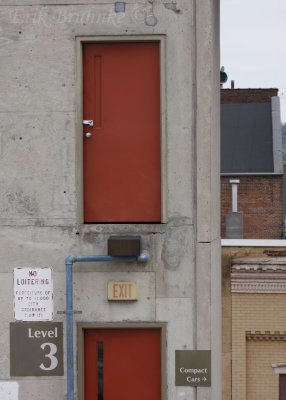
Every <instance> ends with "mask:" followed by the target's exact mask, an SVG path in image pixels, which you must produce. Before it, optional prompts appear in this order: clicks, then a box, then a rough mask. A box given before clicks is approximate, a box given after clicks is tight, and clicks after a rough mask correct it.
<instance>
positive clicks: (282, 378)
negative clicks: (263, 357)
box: [279, 374, 286, 400]
mask: <svg viewBox="0 0 286 400" xmlns="http://www.w3.org/2000/svg"><path fill="white" fill-rule="evenodd" d="M279 400H286V374H279Z"/></svg>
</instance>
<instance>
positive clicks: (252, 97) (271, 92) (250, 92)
mask: <svg viewBox="0 0 286 400" xmlns="http://www.w3.org/2000/svg"><path fill="white" fill-rule="evenodd" d="M277 95H278V89H221V91H220V99H221V104H238V103H240V104H241V103H270V102H271V97H273V96H277Z"/></svg>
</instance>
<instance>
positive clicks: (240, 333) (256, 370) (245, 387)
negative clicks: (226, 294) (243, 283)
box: [232, 293, 286, 400]
mask: <svg viewBox="0 0 286 400" xmlns="http://www.w3.org/2000/svg"><path fill="white" fill-rule="evenodd" d="M285 301H286V294H269V293H268V294H266V293H265V294H247V293H233V294H232V400H246V399H247V400H256V399H261V400H268V399H271V400H278V398H279V396H278V393H279V384H278V379H279V378H278V375H276V374H275V373H274V370H273V368H272V367H271V364H278V363H285V360H286V344H285V341H282V342H279V341H278V342H277V341H265V340H262V341H259V342H249V341H247V340H246V332H247V331H251V332H257V331H259V332H261V333H264V332H269V331H270V333H274V332H275V331H276V332H281V333H284V331H285V330H286V329H285ZM258 388H260V389H258ZM257 391H258V392H257ZM255 392H256V395H255Z"/></svg>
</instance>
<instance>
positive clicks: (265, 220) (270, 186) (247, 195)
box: [221, 175, 282, 239]
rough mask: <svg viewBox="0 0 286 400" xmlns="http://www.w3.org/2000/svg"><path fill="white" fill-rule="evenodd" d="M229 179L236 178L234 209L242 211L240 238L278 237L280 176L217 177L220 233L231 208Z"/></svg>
mask: <svg viewBox="0 0 286 400" xmlns="http://www.w3.org/2000/svg"><path fill="white" fill-rule="evenodd" d="M230 179H239V180H240V183H239V184H238V207H237V209H238V211H239V212H242V213H243V239H281V236H282V176H280V175H279V176H266V175H264V176H238V177H229V176H223V177H221V236H222V238H225V215H226V213H228V212H231V211H232V192H231V184H230V183H229V180H230Z"/></svg>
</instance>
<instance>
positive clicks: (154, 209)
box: [83, 42, 161, 222]
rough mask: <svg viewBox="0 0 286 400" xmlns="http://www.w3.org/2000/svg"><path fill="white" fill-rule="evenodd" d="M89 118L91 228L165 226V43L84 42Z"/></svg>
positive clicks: (87, 179)
mask: <svg viewBox="0 0 286 400" xmlns="http://www.w3.org/2000/svg"><path fill="white" fill-rule="evenodd" d="M83 119H84V120H92V121H93V126H89V125H88V124H87V125H84V129H83V141H84V219H85V222H160V221H161V146H160V58H159V43H157V42H146V43H145V42H139V43H138V42H136V43H133V42H132V43H131V42H128V43H126V42H125V43H122V42H119V43H86V44H84V45H83ZM87 133H89V134H88V135H86V134H87ZM87 136H90V137H89V138H87Z"/></svg>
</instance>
